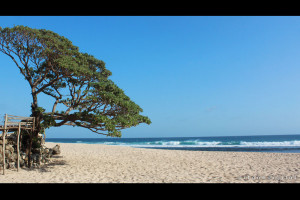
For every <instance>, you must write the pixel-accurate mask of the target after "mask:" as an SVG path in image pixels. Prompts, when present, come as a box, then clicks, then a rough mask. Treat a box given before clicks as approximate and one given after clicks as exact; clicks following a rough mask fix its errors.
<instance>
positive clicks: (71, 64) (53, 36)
mask: <svg viewBox="0 0 300 200" xmlns="http://www.w3.org/2000/svg"><path fill="white" fill-rule="evenodd" d="M0 51H1V52H3V53H4V54H6V55H8V56H9V57H10V58H11V59H12V60H13V62H14V63H15V64H16V66H17V67H18V68H19V70H20V73H21V74H22V75H23V76H24V77H25V79H26V80H27V81H28V83H29V85H30V87H31V94H32V98H33V101H32V104H31V109H32V116H34V117H36V118H37V121H36V127H37V129H38V130H37V132H43V131H44V129H45V128H49V127H58V126H62V125H72V126H78V127H83V128H87V129H89V130H91V131H93V132H95V133H98V134H103V135H107V136H113V137H120V136H121V130H122V129H124V128H129V127H132V126H136V125H138V124H140V123H146V124H150V123H151V121H150V119H149V118H148V117H146V116H143V115H141V114H140V113H141V112H143V110H142V108H141V107H140V106H139V105H137V104H136V103H134V102H133V101H132V100H131V99H130V98H129V97H128V96H126V95H125V93H124V91H123V90H122V89H120V88H119V87H118V86H117V85H116V84H115V83H114V82H113V81H111V80H110V79H109V76H111V74H112V73H111V72H110V71H109V70H108V69H106V67H105V63H104V62H103V61H102V60H99V59H97V58H95V57H94V56H92V55H89V54H87V53H82V52H80V51H79V48H78V47H76V46H74V45H73V44H72V42H71V41H70V40H68V39H67V38H65V37H63V36H60V35H58V34H57V33H54V32H52V31H49V30H45V29H33V28H29V27H26V26H14V27H12V28H1V27H0ZM40 93H44V94H46V95H48V96H49V97H51V98H53V106H52V110H51V111H47V112H46V111H45V109H44V108H43V107H41V106H40V105H38V98H37V95H38V94H40ZM60 105H62V106H60ZM58 107H59V108H60V109H58ZM36 134H37V133H36Z"/></svg>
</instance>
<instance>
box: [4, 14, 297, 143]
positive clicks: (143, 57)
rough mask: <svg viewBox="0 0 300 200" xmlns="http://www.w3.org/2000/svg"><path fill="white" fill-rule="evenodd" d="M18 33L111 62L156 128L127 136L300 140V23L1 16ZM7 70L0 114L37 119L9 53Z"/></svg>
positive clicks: (58, 131) (59, 131)
mask: <svg viewBox="0 0 300 200" xmlns="http://www.w3.org/2000/svg"><path fill="white" fill-rule="evenodd" d="M14 25H25V26H29V27H31V28H43V29H48V30H52V31H54V32H56V33H58V34H60V35H62V36H65V37H66V38H68V39H69V40H71V41H72V42H73V44H74V45H76V46H78V47H79V49H80V51H82V52H87V53H89V54H92V55H94V56H95V57H96V58H98V59H101V60H103V61H104V62H105V63H106V67H107V68H108V69H109V70H110V71H112V73H113V75H112V76H111V79H112V80H113V81H114V82H115V83H116V84H117V85H118V86H119V87H120V88H122V89H123V90H124V91H125V93H126V94H127V95H128V96H129V97H130V98H131V99H132V100H133V101H134V102H136V103H137V104H138V105H140V106H141V107H142V108H143V109H144V112H143V114H144V115H146V116H148V117H149V118H150V119H151V120H152V124H151V125H150V126H148V125H144V124H142V125H139V126H137V127H133V128H130V129H126V130H123V132H122V133H123V137H190V136H191V137H193V136H195V137H197V136H227V135H272V134H300V78H299V77H300V65H299V64H300V56H299V53H300V37H299V36H300V17H297V16H296V17H295V16H292V17H289V16H0V26H1V27H12V26H14ZM0 69H1V79H0V91H1V95H0V97H1V98H0V114H1V115H2V114H4V113H8V114H15V115H25V116H27V115H29V114H30V103H31V95H30V89H29V85H28V83H27V82H26V81H25V80H24V78H23V77H22V76H21V74H20V73H19V72H18V70H17V67H16V66H15V65H14V63H13V62H12V61H11V60H10V58H9V57H7V56H6V55H4V54H0ZM39 98H40V100H39V105H40V106H42V107H47V106H48V105H49V99H47V98H45V97H44V96H40V97H39ZM46 134H47V137H49V138H56V137H83V138H84V137H103V136H101V135H97V134H95V133H92V132H89V131H88V130H85V129H83V128H73V127H60V128H50V129H48V130H47V132H46Z"/></svg>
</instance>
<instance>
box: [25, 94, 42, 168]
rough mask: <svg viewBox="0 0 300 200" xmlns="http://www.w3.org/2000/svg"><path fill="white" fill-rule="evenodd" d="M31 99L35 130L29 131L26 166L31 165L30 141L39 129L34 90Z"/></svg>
mask: <svg viewBox="0 0 300 200" xmlns="http://www.w3.org/2000/svg"><path fill="white" fill-rule="evenodd" d="M32 99H33V102H32V104H31V116H32V117H35V118H36V119H35V130H34V131H33V132H31V131H30V132H29V138H28V139H29V141H28V143H29V145H28V147H27V149H28V168H30V167H31V150H32V142H33V139H34V138H36V137H37V136H38V133H39V131H40V113H39V112H38V110H37V108H38V102H37V94H36V93H35V90H34V89H33V90H32Z"/></svg>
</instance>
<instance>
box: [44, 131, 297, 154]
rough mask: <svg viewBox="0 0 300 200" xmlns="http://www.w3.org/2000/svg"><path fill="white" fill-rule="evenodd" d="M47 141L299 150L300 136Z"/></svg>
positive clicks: (160, 147)
mask: <svg viewBox="0 0 300 200" xmlns="http://www.w3.org/2000/svg"><path fill="white" fill-rule="evenodd" d="M46 142H57V143H85V144H105V145H119V146H130V147H135V148H155V149H169V150H190V151H243V152H277V153H278V152H279V153H300V135H260V136H220V137H217V136H216V137H160V138H108V137H107V138H46Z"/></svg>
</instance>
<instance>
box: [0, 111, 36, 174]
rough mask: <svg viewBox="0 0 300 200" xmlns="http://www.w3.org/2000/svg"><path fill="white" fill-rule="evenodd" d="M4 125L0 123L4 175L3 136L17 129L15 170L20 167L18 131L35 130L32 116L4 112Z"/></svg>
mask: <svg viewBox="0 0 300 200" xmlns="http://www.w3.org/2000/svg"><path fill="white" fill-rule="evenodd" d="M4 118H5V119H4V125H0V131H2V158H3V175H5V136H6V134H7V133H8V132H14V131H17V171H19V168H20V133H21V130H30V131H34V130H35V118H34V117H20V116H15V115H8V114H5V117H4Z"/></svg>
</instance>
